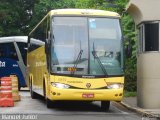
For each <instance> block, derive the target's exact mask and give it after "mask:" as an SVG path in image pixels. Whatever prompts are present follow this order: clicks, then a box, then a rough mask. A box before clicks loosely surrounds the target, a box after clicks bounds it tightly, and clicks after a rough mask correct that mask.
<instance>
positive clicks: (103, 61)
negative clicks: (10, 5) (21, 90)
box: [28, 9, 124, 110]
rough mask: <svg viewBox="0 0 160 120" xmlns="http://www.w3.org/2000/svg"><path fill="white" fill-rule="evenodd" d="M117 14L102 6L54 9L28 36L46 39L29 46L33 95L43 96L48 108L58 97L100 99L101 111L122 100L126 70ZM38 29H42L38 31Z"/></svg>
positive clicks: (84, 99) (60, 99) (82, 99)
mask: <svg viewBox="0 0 160 120" xmlns="http://www.w3.org/2000/svg"><path fill="white" fill-rule="evenodd" d="M119 19H120V16H119V15H118V14H117V13H114V12H109V11H102V10H83V9H61V10H52V11H50V12H49V13H48V15H47V16H46V17H45V18H44V19H43V20H42V21H41V22H40V23H39V24H38V25H37V27H36V28H35V29H34V30H33V31H32V32H31V33H30V35H29V38H30V39H39V40H42V41H44V42H45V45H43V46H36V47H34V48H35V49H33V50H32V49H31V48H29V53H28V65H29V78H30V79H29V80H30V87H31V95H32V97H33V98H35V96H36V94H37V93H38V94H40V95H43V96H44V97H45V98H46V101H47V106H48V107H51V106H53V105H54V104H53V102H54V101H63V100H64V101H65V100H75V101H76V100H77V101H101V107H102V109H103V110H108V109H109V106H110V101H121V100H122V97H123V88H124V74H123V41H122V33H121V27H120V21H119ZM42 25H43V26H46V27H43V29H44V30H41V28H40V27H39V26H42ZM40 30H41V31H44V32H42V33H41V34H40V33H39V34H36V33H37V31H40ZM42 34H44V36H43V37H41V38H40V35H42ZM38 36H39V38H38ZM36 37H37V38H36ZM29 46H31V45H30V43H29Z"/></svg>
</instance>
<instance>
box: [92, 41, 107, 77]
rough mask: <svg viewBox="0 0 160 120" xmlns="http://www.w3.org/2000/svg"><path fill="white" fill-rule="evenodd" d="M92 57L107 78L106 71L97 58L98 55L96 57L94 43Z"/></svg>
mask: <svg viewBox="0 0 160 120" xmlns="http://www.w3.org/2000/svg"><path fill="white" fill-rule="evenodd" d="M92 55H93V57H94V60H95V59H96V60H97V62H98V63H99V65H100V67H101V69H102V71H103V72H104V74H105V75H106V76H108V73H107V71H106V69H105V67H104V65H103V64H102V62H101V60H100V58H99V57H98V55H97V53H96V51H95V47H94V42H93V51H92Z"/></svg>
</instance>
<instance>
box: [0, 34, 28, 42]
mask: <svg viewBox="0 0 160 120" xmlns="http://www.w3.org/2000/svg"><path fill="white" fill-rule="evenodd" d="M27 41H28V37H27V36H11V37H0V43H9V42H24V43H27Z"/></svg>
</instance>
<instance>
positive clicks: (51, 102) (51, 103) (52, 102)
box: [46, 98, 55, 108]
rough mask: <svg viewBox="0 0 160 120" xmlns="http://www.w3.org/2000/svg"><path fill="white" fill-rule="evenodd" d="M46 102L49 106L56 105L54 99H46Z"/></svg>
mask: <svg viewBox="0 0 160 120" xmlns="http://www.w3.org/2000/svg"><path fill="white" fill-rule="evenodd" d="M46 104H47V108H53V107H54V105H55V104H54V101H51V100H49V99H48V98H47V99H46Z"/></svg>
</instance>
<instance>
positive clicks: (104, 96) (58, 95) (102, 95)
mask: <svg viewBox="0 0 160 120" xmlns="http://www.w3.org/2000/svg"><path fill="white" fill-rule="evenodd" d="M48 98H49V99H50V100H53V101H55V100H80V101H121V100H122V98H123V88H120V89H101V90H87V89H59V88H54V89H53V88H52V89H51V90H50V93H49V96H48Z"/></svg>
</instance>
